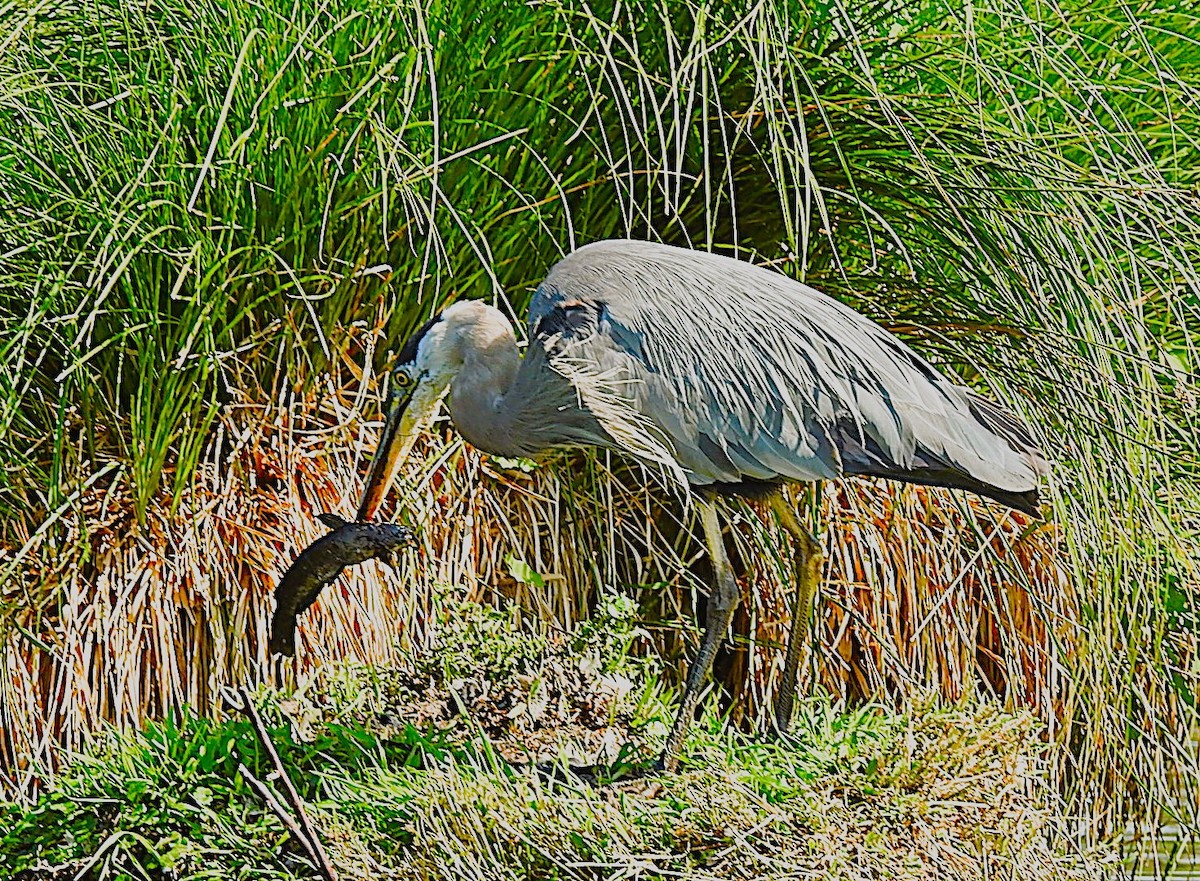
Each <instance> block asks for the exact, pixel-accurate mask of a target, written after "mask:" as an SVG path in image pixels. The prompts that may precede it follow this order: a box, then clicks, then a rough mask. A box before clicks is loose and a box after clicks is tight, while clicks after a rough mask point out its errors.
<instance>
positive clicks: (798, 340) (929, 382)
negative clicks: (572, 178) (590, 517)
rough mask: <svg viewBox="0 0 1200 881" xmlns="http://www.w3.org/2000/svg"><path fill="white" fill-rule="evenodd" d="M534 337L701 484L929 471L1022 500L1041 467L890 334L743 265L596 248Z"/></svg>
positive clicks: (691, 255)
mask: <svg viewBox="0 0 1200 881" xmlns="http://www.w3.org/2000/svg"><path fill="white" fill-rule="evenodd" d="M530 336H531V338H532V339H534V340H536V341H537V342H539V343H540V344H541V345H544V346H546V347H547V354H548V357H549V358H550V360H551V363H552V364H553V365H555V367H556V369H557V368H560V367H561V368H562V369H564V370H567V371H572V372H573V377H572V381H573V382H575V383H576V385H577V386H583V387H586V386H587V385H588V384H589V383H590V384H591V385H592V386H593V387H594V388H596V389H597V390H603V391H604V392H605V393H606V394H607V395H608V396H609V397H615V398H617V399H618V400H620V401H623V402H624V403H625V408H624V409H625V410H627V411H629V412H623V411H622V410H621V408H619V407H618V408H617V409H616V410H614V411H613V412H612V413H610V414H609V421H614V420H618V419H620V418H624V419H637V420H640V423H641V425H642V426H643V427H646V426H649V428H650V429H651V430H652V431H654V432H656V433H657V435H658V437H659V439H660V440H661V442H662V443H663V444H664V445H666V446H669V448H670V450H671V452H672V454H673V455H674V457H675V459H676V461H677V462H678V463H679V465H680V466H681V467H682V468H683V469H684V470H685V472H686V477H687V479H688V480H689V481H690V482H692V483H697V484H706V483H712V482H736V481H739V480H742V479H745V478H753V479H766V480H770V479H791V480H812V479H820V478H825V477H833V476H836V475H838V474H840V473H844V472H850V473H870V472H871V470H872V468H873V467H875V465H876V464H878V463H882V464H883V465H884V466H886V467H887V468H889V469H891V470H893V471H894V470H896V469H905V468H910V467H916V466H919V465H920V464H921V462H923V461H925V460H931V461H935V462H937V463H939V465H943V466H946V467H951V468H953V469H956V470H960V471H962V472H963V473H965V474H968V475H970V476H971V477H973V478H974V479H976V480H979V481H982V482H985V483H987V484H990V485H992V486H995V487H998V488H1001V489H1004V490H1015V491H1021V490H1026V489H1030V488H1032V487H1034V486H1036V485H1037V475H1038V473H1039V472H1040V471H1041V470H1042V469H1043V466H1044V463H1043V462H1042V460H1041V458H1040V456H1039V455H1037V454H1036V450H1032V448H1029V449H1022V448H1021V447H1022V446H1023V444H1021V443H1019V442H1017V441H1014V439H1013V436H1012V433H1011V432H1009V433H1007V434H1006V433H1005V432H1003V431H997V430H995V428H994V426H992V425H990V424H989V420H988V418H987V416H988V414H987V413H982V414H981V413H980V411H979V409H978V406H974V407H973V404H972V398H973V397H974V396H973V395H972V393H971V392H969V391H968V390H967V389H965V388H963V387H961V386H959V385H957V384H955V383H953V382H951V381H950V380H948V379H946V378H944V377H942V376H941V375H940V374H939V373H938V372H937V371H936V370H935V369H934V368H933V367H932V366H931V365H930V364H929V363H928V362H926V361H925V360H924V359H922V358H921V357H920V356H919V355H917V354H916V353H915V352H913V351H912V350H911V349H909V348H908V347H907V346H906V345H904V343H902V342H901V341H900V340H899V339H897V338H896V337H894V336H893V335H891V334H890V333H888V332H887V331H885V330H884V329H883V328H881V327H879V326H878V325H877V324H875V323H873V322H871V321H870V320H869V319H867V318H865V317H864V316H862V315H859V314H858V313H856V312H854V311H853V310H852V309H850V308H849V307H847V306H845V305H843V304H842V303H840V302H838V301H837V300H834V299H833V298H831V297H828V296H826V295H824V294H822V293H820V292H818V291H816V290H814V289H813V288H810V287H808V286H806V285H803V284H800V283H799V282H796V281H793V280H791V279H789V278H787V277H786V276H783V275H780V274H778V273H775V272H772V271H770V270H766V269H763V268H760V267H756V266H753V265H751V264H748V263H745V262H742V261H737V260H732V259H729V258H726V257H721V256H718V255H712V254H707V253H704V252H698V251H687V250H683V249H677V248H670V247H666V246H662V245H656V244H653V243H647V242H632V241H606V242H599V243H596V244H594V245H589V246H586V247H584V248H581V249H580V250H578V251H576V252H574V253H573V254H571V255H570V256H568V257H567V258H565V259H564V260H563V261H561V262H560V263H559V264H557V265H556V266H555V267H554V268H553V269H552V270H551V272H550V274H549V275H548V277H547V279H546V281H545V282H544V283H543V285H542V286H541V287H540V288H539V290H538V292H537V293H536V294H535V296H534V300H533V303H532V305H531V308H530ZM993 407H994V405H993ZM995 409H996V410H999V408H995ZM1001 412H1002V411H1001ZM981 416H982V417H983V418H980V417H981ZM601 421H602V422H604V421H605V420H604V418H602V419H601ZM1014 421H1015V420H1014ZM1026 439H1027V435H1026Z"/></svg>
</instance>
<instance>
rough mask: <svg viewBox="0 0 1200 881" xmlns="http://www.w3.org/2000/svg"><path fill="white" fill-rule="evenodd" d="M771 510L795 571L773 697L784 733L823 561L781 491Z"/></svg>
mask: <svg viewBox="0 0 1200 881" xmlns="http://www.w3.org/2000/svg"><path fill="white" fill-rule="evenodd" d="M770 502H771V509H772V510H773V511H774V512H775V516H776V517H778V518H779V524H780V525H781V526H782V527H783V528H784V529H785V530H787V532H788V534H789V535H791V537H792V543H793V544H794V545H795V560H794V571H795V577H796V599H795V602H794V604H793V605H792V625H791V630H790V632H789V634H788V643H787V656H786V658H785V659H784V662H783V682H782V683H780V685H779V691H778V693H777V694H776V695H775V725H776V727H777V728H778V729H779V733H780V734H787V733H788V729H789V728H790V727H791V724H792V709H793V707H794V705H795V701H796V675H797V673H798V672H799V668H800V650H801V648H802V647H803V645H804V642H805V641H806V640H807V639H808V638H809V636H810V631H811V628H812V605H813V597H814V596H815V595H816V592H817V588H818V587H819V586H820V581H821V567H822V564H823V563H824V562H825V558H824V555H823V554H822V553H821V545H820V544H819V543H818V542H817V540H816V539H815V538H813V537H812V535H811V533H809V531H808V530H807V529H805V528H804V527H803V526H801V525H800V521H799V520H797V519H796V512H795V511H793V510H792V507H791V504H790V503H789V502H788V500H787V498H785V497H784V495H783V493H782V492H774V493H772V494H771V497H770Z"/></svg>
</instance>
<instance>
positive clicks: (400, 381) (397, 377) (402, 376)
mask: <svg viewBox="0 0 1200 881" xmlns="http://www.w3.org/2000/svg"><path fill="white" fill-rule="evenodd" d="M392 381H393V382H395V383H396V388H402V389H406V388H409V387H411V386H412V384H413V383H414V382H416V380H415V379H413V378H412V377H411V376H409V375H408V373H407V372H405V371H403V370H397V371H396V372H395V373H394V374H392Z"/></svg>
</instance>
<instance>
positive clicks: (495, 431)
mask: <svg viewBox="0 0 1200 881" xmlns="http://www.w3.org/2000/svg"><path fill="white" fill-rule="evenodd" d="M446 403H447V406H448V408H449V410H450V418H451V419H452V420H453V421H454V427H455V428H456V429H457V430H458V432H459V434H461V435H462V436H463V437H464V438H465V439H466V440H467V442H468V443H470V444H471V445H472V446H475V447H478V448H479V449H481V450H483V451H484V452H487V453H492V454H493V455H497V456H533V455H536V454H537V453H540V452H542V451H543V450H547V449H550V448H552V447H563V446H579V445H586V444H597V443H603V442H604V437H605V436H604V434H603V432H601V431H600V430H599V428H598V426H597V424H596V421H595V419H594V418H593V417H592V415H591V414H590V413H588V412H587V411H585V410H582V409H581V408H580V407H579V405H578V397H577V395H576V394H575V391H574V389H573V387H572V386H571V385H570V383H569V382H567V381H566V380H565V379H564V378H563V377H561V376H560V375H559V374H558V373H556V372H555V371H554V370H552V369H551V368H550V367H549V365H548V363H547V362H546V358H545V353H544V351H542V350H541V349H540V348H539V346H538V345H537V343H536V342H535V343H534V344H533V345H532V346H531V348H530V351H529V352H528V353H527V354H526V356H525V357H524V358H521V357H520V356H519V355H518V354H517V345H516V341H515V339H514V338H512V337H511V335H510V337H509V339H508V340H507V341H506V345H496V344H495V343H492V344H490V345H488V346H487V348H486V351H480V352H478V353H470V352H469V353H467V356H466V358H465V359H464V362H463V366H462V368H461V369H460V370H459V371H458V372H457V373H456V374H455V377H454V379H453V380H452V381H451V383H450V394H449V397H448V398H447V401H446Z"/></svg>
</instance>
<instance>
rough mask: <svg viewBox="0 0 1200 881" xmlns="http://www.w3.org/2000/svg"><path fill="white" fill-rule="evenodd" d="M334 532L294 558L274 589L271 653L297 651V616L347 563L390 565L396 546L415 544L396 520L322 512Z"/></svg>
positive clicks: (408, 530) (319, 516)
mask: <svg viewBox="0 0 1200 881" xmlns="http://www.w3.org/2000/svg"><path fill="white" fill-rule="evenodd" d="M317 519H319V520H320V521H321V522H322V523H324V524H325V525H326V526H328V527H330V528H331V529H332V530H333V531H332V532H330V533H329V534H328V535H323V536H321V537H320V538H318V539H317V540H316V541H314V542H313V543H312V544H311V545H309V546H308V547H307V548H305V549H304V551H303V552H302V553H301V554H300V556H298V557H297V558H296V562H294V563H292V565H291V567H290V568H289V569H288V571H287V572H285V573H284V575H283V579H282V580H281V581H280V582H279V586H278V587H277V588H275V614H274V615H272V616H271V641H270V643H269V644H268V645H269V647H270V650H271V654H280V655H287V656H288V657H291V656H292V655H294V654H295V653H296V616H297V615H299V614H300V613H301V612H303V611H305V610H306V609H307V608H308V607H309V606H311V605H312V604H313V602H314V601H315V600H316V599H317V595H318V594H320V592H321V591H322V590H324V588H325V586H326V585H327V584H329V583H330V582H332V581H333V580H334V579H335V578H337V577H338V575H339V574H341V571H342V570H343V569H345V568H346V567H347V566H354V565H357V564H359V563H365V562H366V561H367V560H371V559H375V560H382V561H383V562H385V563H387V564H388V565H389V566H390V565H392V558H393V555H394V554H395V552H396V550H397V549H399V548H400V547H402V546H404V545H408V544H413V531H412V530H411V529H409V528H408V527H406V526H398V525H397V524H395V523H348V522H346V521H345V520H343V519H342V518H341V517H338V516H337V515H336V514H318V515H317Z"/></svg>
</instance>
